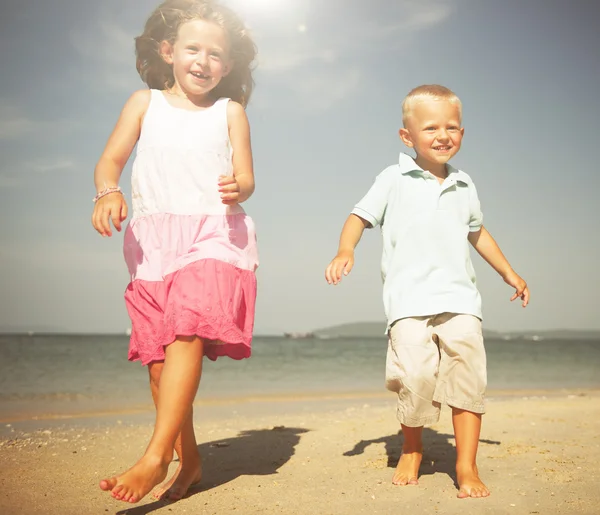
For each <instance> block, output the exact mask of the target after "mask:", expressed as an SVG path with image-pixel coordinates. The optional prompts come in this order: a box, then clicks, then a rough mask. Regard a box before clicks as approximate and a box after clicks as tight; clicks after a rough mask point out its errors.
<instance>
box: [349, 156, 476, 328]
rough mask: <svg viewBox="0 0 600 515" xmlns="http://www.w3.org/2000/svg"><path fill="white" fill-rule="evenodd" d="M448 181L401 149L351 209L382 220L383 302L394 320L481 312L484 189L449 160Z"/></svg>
mask: <svg viewBox="0 0 600 515" xmlns="http://www.w3.org/2000/svg"><path fill="white" fill-rule="evenodd" d="M446 166H447V170H448V177H447V178H446V179H445V181H444V182H443V184H440V183H439V182H438V180H437V178H436V177H435V176H434V175H433V174H431V173H430V172H428V171H425V170H423V169H422V168H420V167H419V166H418V165H417V164H416V163H415V161H414V160H413V158H412V157H410V156H408V155H407V154H403V153H401V154H400V161H399V164H397V165H393V166H390V167H388V168H386V169H385V170H384V171H383V172H381V173H380V174H379V175H378V176H377V178H376V179H375V183H374V184H373V186H372V187H371V189H370V190H369V192H368V193H367V194H366V195H365V196H364V197H363V199H362V200H361V201H360V202H359V203H358V204H357V205H356V206H355V207H354V209H353V210H352V213H353V214H355V215H357V216H359V217H360V218H362V219H364V220H366V221H367V222H369V223H370V224H371V225H372V226H373V227H376V226H377V225H380V226H381V233H382V236H383V256H382V259H381V275H382V278H383V304H384V308H385V314H386V317H387V321H388V329H389V327H390V326H391V325H392V324H393V323H394V322H395V321H396V320H399V319H401V318H406V317H416V316H427V315H436V314H439V313H446V312H449V313H464V314H470V315H474V316H476V317H479V318H481V317H482V314H481V295H480V294H479V291H478V290H477V286H476V281H475V270H474V269H473V264H472V263H471V256H470V251H469V241H468V240H467V236H468V234H469V231H471V232H476V231H479V230H480V229H481V226H482V220H483V215H482V213H481V208H480V205H479V198H478V197H477V190H476V189H475V185H474V184H473V181H472V180H471V178H470V177H469V176H468V175H467V174H466V173H465V172H463V171H461V170H457V169H456V168H453V167H452V166H450V165H446Z"/></svg>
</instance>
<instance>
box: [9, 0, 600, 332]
mask: <svg viewBox="0 0 600 515" xmlns="http://www.w3.org/2000/svg"><path fill="white" fill-rule="evenodd" d="M224 3H226V4H228V5H230V6H231V7H233V8H235V9H237V10H238V12H239V13H240V15H241V16H242V17H243V18H244V19H245V20H246V22H247V24H248V25H249V26H250V28H251V29H252V32H253V34H254V37H255V40H256V43H257V47H258V61H257V67H256V71H255V81H256V89H255V93H254V96H253V98H252V99H251V103H250V105H249V107H248V116H249V119H250V123H251V130H252V140H253V151H254V160H255V173H256V192H255V194H254V196H253V197H252V198H251V199H250V200H249V201H248V202H247V203H245V209H246V211H247V212H248V214H249V215H250V216H252V218H253V219H254V220H255V222H256V225H257V231H258V243H259V252H260V266H259V269H258V271H257V276H258V299H257V311H256V325H255V332H256V334H280V333H281V332H283V331H308V330H312V329H316V328H322V327H327V326H330V325H335V324H341V323H347V322H356V321H383V320H384V314H383V305H382V298H381V277H380V265H379V263H380V255H381V241H380V239H381V238H380V233H379V230H377V229H374V230H371V231H367V232H366V234H365V236H364V237H363V240H362V241H361V243H360V244H359V247H358V248H357V251H356V264H355V268H354V270H353V272H352V273H351V275H350V276H349V277H347V278H345V279H344V281H343V282H342V284H340V285H338V286H335V287H334V286H329V285H327V284H326V282H325V279H324V270H325V267H326V265H327V264H328V263H329V261H330V260H331V259H332V258H333V257H334V255H335V252H336V249H337V243H338V239H339V233H340V230H341V227H342V225H343V222H344V220H345V219H346V217H347V216H348V214H349V212H350V211H351V209H352V207H353V206H354V204H355V203H356V202H358V200H360V198H361V197H362V196H363V195H364V194H365V193H366V191H367V190H368V188H369V187H370V186H371V184H372V182H373V180H374V178H375V176H376V175H377V174H378V173H380V172H381V171H382V170H383V169H384V168H386V167H387V166H388V165H391V164H394V163H396V162H397V160H398V153H399V152H401V151H407V152H408V149H406V148H403V146H402V145H401V142H400V141H399V139H398V135H397V132H398V129H399V128H400V125H401V102H402V99H403V97H404V96H405V95H406V93H408V91H410V89H412V88H413V87H415V86H417V85H420V84H428V83H440V84H444V85H446V86H448V87H450V88H451V89H453V90H454V91H455V92H456V93H457V94H458V95H459V96H460V98H461V100H462V102H463V123H464V126H465V138H464V140H463V146H462V149H461V151H460V152H459V154H458V155H457V156H456V157H455V158H454V159H453V161H452V164H453V165H454V166H456V167H458V168H461V169H462V170H464V171H466V172H467V173H468V174H469V175H470V176H471V177H472V178H473V180H474V181H475V183H476V185H477V188H478V193H479V197H480V199H481V202H482V208H483V212H484V224H485V226H486V227H487V228H488V230H489V231H490V232H491V233H492V235H493V236H494V237H495V238H496V240H497V241H498V243H499V244H500V246H501V248H502V250H503V251H504V253H505V254H506V256H507V257H508V259H509V261H510V262H511V264H512V266H513V267H514V268H515V270H516V271H517V272H518V273H519V274H520V275H522V276H523V277H524V278H525V279H526V280H527V282H528V284H529V286H530V289H531V304H530V306H529V307H528V308H527V309H522V308H521V307H520V306H518V305H517V304H516V303H512V304H511V303H510V302H509V298H510V297H511V295H512V290H511V289H510V288H509V287H508V286H507V285H505V284H504V283H503V281H502V279H501V278H500V277H499V276H498V275H497V274H496V273H495V272H494V271H493V270H491V269H490V268H489V266H488V265H486V264H485V263H484V262H483V261H482V260H481V258H479V256H477V255H476V254H475V253H474V255H473V260H474V263H475V268H476V272H477V277H478V286H479V289H480V291H481V293H482V296H483V309H484V327H486V328H488V329H492V330H503V331H518V330H528V329H531V330H546V329H554V328H569V329H600V316H598V300H599V293H598V292H599V291H600V274H599V272H598V263H600V242H599V231H598V222H599V221H600V202H599V201H598V200H597V195H598V192H599V191H600V179H599V175H600V170H598V158H597V155H596V153H597V152H598V150H599V148H600V140H599V137H600V125H599V123H600V99H599V95H598V88H599V84H600V51H599V49H600V31H598V28H597V20H598V19H600V4H598V3H597V2H596V1H595V0H571V1H569V2H567V1H564V0H528V1H527V2H523V1H522V0H503V1H502V2H498V1H497V0H430V1H423V0H371V1H370V2H364V1H362V0H361V1H358V0H328V1H327V2H323V1H316V0H229V1H227V0H224ZM156 5H157V3H156V1H155V0H152V1H151V0H128V1H127V2H123V1H122V0H104V1H103V2H81V1H79V0H53V1H52V2H48V1H46V0H35V1H34V0H21V1H19V2H17V1H11V2H8V5H7V4H6V3H4V4H3V6H2V18H1V19H0V48H2V53H1V56H0V59H1V64H2V73H1V74H0V155H1V159H0V200H1V201H0V216H1V217H2V221H3V223H2V224H0V241H1V245H0V287H1V291H2V295H1V300H0V302H1V306H0V329H3V330H10V329H25V330H28V329H31V330H40V329H54V330H63V331H74V332H121V331H125V330H126V328H128V327H129V320H128V317H127V314H126V311H125V305H124V302H123V292H124V290H125V287H126V285H127V282H128V279H129V278H128V274H127V269H126V266H125V263H124V261H123V258H122V252H121V247H122V233H120V234H116V235H115V236H113V238H111V239H103V238H101V237H100V236H99V235H98V234H97V233H95V231H94V230H93V229H92V226H91V223H90V218H91V213H92V208H93V203H92V200H91V199H92V197H93V196H94V194H95V190H94V185H93V170H94V166H95V164H96V162H97V160H98V158H99V157H100V154H101V152H102V150H103V148H104V145H105V143H106V140H107V138H108V136H109V134H110V132H111V130H112V128H113V126H114V124H115V122H116V120H117V117H118V115H119V112H120V110H121V108H122V106H123V104H124V102H125V101H126V100H127V98H128V97H129V96H130V95H131V94H132V93H133V92H134V91H135V90H137V89H140V88H143V87H145V86H144V84H143V83H142V82H141V80H140V78H139V77H138V75H137V73H136V70H135V57H134V50H133V48H134V47H133V38H134V37H135V36H136V35H138V34H139V33H141V31H142V28H143V25H144V22H145V20H146V18H147V17H148V15H149V14H150V12H151V11H152V10H153V9H154V7H156ZM130 177H131V161H130V163H129V164H128V166H127V167H126V168H125V170H124V172H123V175H122V181H121V185H122V186H123V188H124V190H125V192H126V194H127V195H129V192H130ZM382 331H383V326H382Z"/></svg>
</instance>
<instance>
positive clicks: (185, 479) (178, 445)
mask: <svg viewBox="0 0 600 515" xmlns="http://www.w3.org/2000/svg"><path fill="white" fill-rule="evenodd" d="M163 367H164V361H154V362H152V363H150V364H149V365H148V373H149V375H150V390H151V391H152V399H153V400H154V405H155V406H156V407H157V408H158V396H159V393H158V392H159V385H160V376H161V374H162V370H163ZM193 421H194V415H193V410H190V414H189V416H188V417H187V418H186V420H185V422H184V423H183V427H182V428H181V432H180V433H179V435H178V436H177V440H176V441H175V446H174V448H175V452H176V453H177V456H178V457H179V465H178V467H177V470H176V471H175V473H174V474H173V476H171V478H169V479H168V480H167V481H165V482H164V483H163V484H161V485H159V486H158V487H157V488H156V489H155V490H154V492H153V493H152V496H153V497H154V498H155V499H160V498H162V497H166V498H168V499H169V500H171V501H176V500H179V499H181V498H182V497H183V496H184V495H185V494H186V493H187V491H188V489H189V488H190V486H191V485H193V484H196V483H199V482H200V479H201V478H202V462H201V456H200V454H199V452H198V444H197V443H196V435H195V433H194V422H193ZM165 494H166V495H165Z"/></svg>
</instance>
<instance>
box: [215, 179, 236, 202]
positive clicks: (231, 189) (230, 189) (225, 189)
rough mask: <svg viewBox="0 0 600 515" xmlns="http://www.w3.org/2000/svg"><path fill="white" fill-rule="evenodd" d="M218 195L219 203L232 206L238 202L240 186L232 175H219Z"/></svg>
mask: <svg viewBox="0 0 600 515" xmlns="http://www.w3.org/2000/svg"><path fill="white" fill-rule="evenodd" d="M219 193H221V202H223V204H226V205H228V206H233V205H234V204H237V203H239V201H240V185H239V184H238V182H237V180H236V178H235V177H234V176H233V175H221V176H220V177H219Z"/></svg>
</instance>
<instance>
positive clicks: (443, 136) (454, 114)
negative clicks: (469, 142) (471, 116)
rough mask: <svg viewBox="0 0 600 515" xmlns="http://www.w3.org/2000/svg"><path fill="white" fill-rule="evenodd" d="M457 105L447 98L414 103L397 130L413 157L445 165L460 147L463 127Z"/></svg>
mask: <svg viewBox="0 0 600 515" xmlns="http://www.w3.org/2000/svg"><path fill="white" fill-rule="evenodd" d="M460 124H461V119H460V108H459V106H458V105H457V104H454V103H452V102H449V101H448V100H434V99H428V100H424V101H422V102H419V103H418V104H416V105H415V106H414V107H413V108H412V110H411V111H410V113H409V115H408V119H407V120H406V127H404V128H403V129H400V138H401V139H402V141H403V142H404V144H405V145H406V146H408V147H410V148H414V149H415V152H416V153H417V157H418V158H420V159H421V160H423V161H425V162H427V163H432V164H438V165H441V164H446V163H447V162H448V161H449V160H450V159H451V158H452V157H454V156H455V155H456V154H457V153H458V151H459V150H460V145H461V143H462V138H463V134H464V132H465V130H464V128H463V127H461V125H460Z"/></svg>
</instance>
